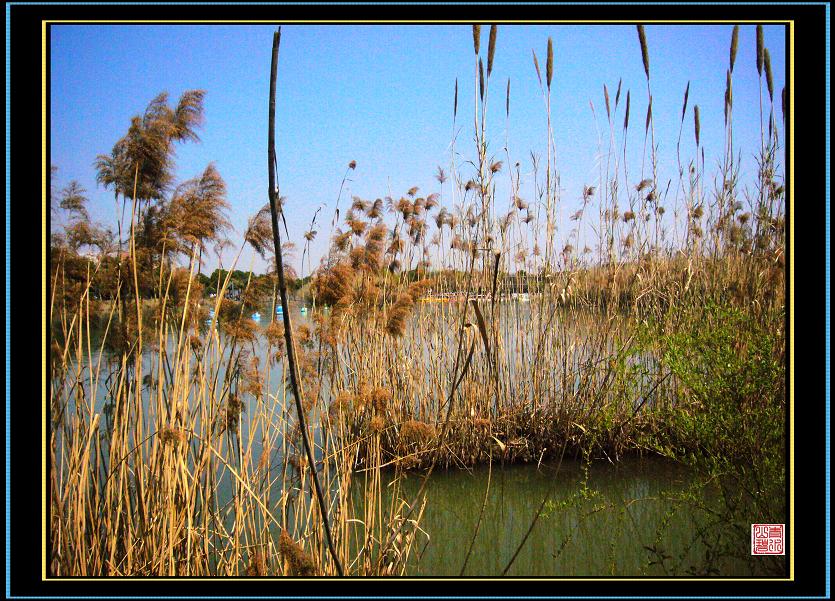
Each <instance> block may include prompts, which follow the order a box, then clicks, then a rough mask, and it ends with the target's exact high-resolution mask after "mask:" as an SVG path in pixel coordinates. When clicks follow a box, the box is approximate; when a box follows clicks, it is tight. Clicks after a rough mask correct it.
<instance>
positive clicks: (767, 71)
mask: <svg viewBox="0 0 835 601" xmlns="http://www.w3.org/2000/svg"><path fill="white" fill-rule="evenodd" d="M763 60H764V61H765V83H766V85H767V86H768V97H769V98H770V99H771V101H772V102H774V80H773V79H772V77H771V55H770V54H769V53H768V48H766V49H764V50H763Z"/></svg>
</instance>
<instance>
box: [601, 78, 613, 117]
mask: <svg viewBox="0 0 835 601" xmlns="http://www.w3.org/2000/svg"><path fill="white" fill-rule="evenodd" d="M603 100H604V101H605V102H606V119H607V120H609V121H611V119H612V115H611V111H610V110H609V88H607V87H606V84H605V83H604V84H603Z"/></svg>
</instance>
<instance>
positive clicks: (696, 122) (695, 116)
mask: <svg viewBox="0 0 835 601" xmlns="http://www.w3.org/2000/svg"><path fill="white" fill-rule="evenodd" d="M693 128H694V130H695V132H696V146H698V145H699V129H700V125H699V105H698V104H697V105H695V106H694V107H693Z"/></svg>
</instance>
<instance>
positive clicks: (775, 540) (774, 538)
mask: <svg viewBox="0 0 835 601" xmlns="http://www.w3.org/2000/svg"><path fill="white" fill-rule="evenodd" d="M785 531H786V526H785V524H751V555H785V554H786V548H785V545H784V544H783V542H784V534H785Z"/></svg>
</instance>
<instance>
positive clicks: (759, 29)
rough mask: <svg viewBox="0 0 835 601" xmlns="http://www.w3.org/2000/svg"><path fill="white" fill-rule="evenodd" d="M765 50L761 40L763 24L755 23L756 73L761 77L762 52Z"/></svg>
mask: <svg viewBox="0 0 835 601" xmlns="http://www.w3.org/2000/svg"><path fill="white" fill-rule="evenodd" d="M764 51H765V42H764V40H763V26H762V25H757V73H758V74H759V75H760V77H762V74H763V54H764Z"/></svg>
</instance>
